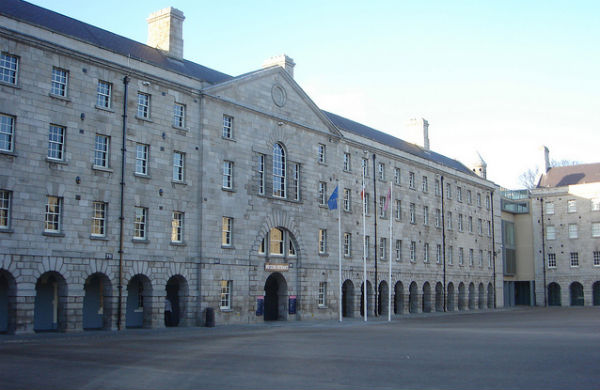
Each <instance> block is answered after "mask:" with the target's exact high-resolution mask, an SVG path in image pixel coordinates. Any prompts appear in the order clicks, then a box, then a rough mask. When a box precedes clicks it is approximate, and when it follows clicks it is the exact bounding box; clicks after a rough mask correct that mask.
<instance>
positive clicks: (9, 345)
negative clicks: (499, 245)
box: [0, 307, 600, 389]
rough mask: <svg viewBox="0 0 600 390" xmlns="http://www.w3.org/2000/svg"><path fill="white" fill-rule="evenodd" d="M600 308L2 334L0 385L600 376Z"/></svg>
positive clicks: (305, 385)
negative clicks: (364, 320) (389, 320)
mask: <svg viewBox="0 0 600 390" xmlns="http://www.w3.org/2000/svg"><path fill="white" fill-rule="evenodd" d="M599 361H600V308H596V307H585V308H549V309H544V308H524V309H515V310H500V311H490V312H478V313H450V314H432V315H417V316H404V317H401V318H397V319H394V321H392V322H391V323H386V322H384V321H380V320H376V321H371V322H369V323H367V324H365V323H364V322H362V321H360V320H359V319H353V320H350V321H345V322H344V323H342V324H340V323H338V322H333V321H332V322H311V321H302V322H287V323H268V324H260V325H239V326H218V324H217V327H216V328H187V329H161V330H126V331H122V332H120V333H117V332H84V333H79V334H37V335H24V336H6V335H4V336H0V367H2V375H1V376H0V388H2V389H22V388H31V389H129V388H135V389H188V388H189V389H198V388H210V389H230V388H242V389H285V388H289V389H316V388H318V389H342V388H344V389H348V388H355V389H392V388H394V389H397V388H447V389H456V388H460V389H486V388H487V389H500V388H501V389H517V388H529V389H542V388H543V389H547V388H578V389H586V388H587V389H598V388H600V370H599V369H598V362H599Z"/></svg>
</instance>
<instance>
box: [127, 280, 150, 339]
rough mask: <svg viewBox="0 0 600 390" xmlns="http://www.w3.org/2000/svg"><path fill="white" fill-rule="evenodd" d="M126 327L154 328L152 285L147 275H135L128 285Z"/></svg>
mask: <svg viewBox="0 0 600 390" xmlns="http://www.w3.org/2000/svg"><path fill="white" fill-rule="evenodd" d="M125 326H126V327H128V328H142V327H146V328H149V327H151V326H152V284H151V283H150V279H148V277H147V276H146V275H142V274H138V275H135V276H134V277H133V278H131V280H130V281H129V283H128V284H127V313H126V315H125Z"/></svg>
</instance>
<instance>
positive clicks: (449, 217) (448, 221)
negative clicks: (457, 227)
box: [446, 211, 452, 230]
mask: <svg viewBox="0 0 600 390" xmlns="http://www.w3.org/2000/svg"><path fill="white" fill-rule="evenodd" d="M446 221H447V222H446V224H447V225H448V226H447V228H448V230H452V213H451V212H450V211H448V214H447V215H446Z"/></svg>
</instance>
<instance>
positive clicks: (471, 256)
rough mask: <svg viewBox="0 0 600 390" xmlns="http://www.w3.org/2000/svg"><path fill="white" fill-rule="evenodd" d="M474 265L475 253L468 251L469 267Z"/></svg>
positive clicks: (471, 250)
mask: <svg viewBox="0 0 600 390" xmlns="http://www.w3.org/2000/svg"><path fill="white" fill-rule="evenodd" d="M473 264H475V253H474V251H473V249H469V265H470V266H471V267H472V266H473Z"/></svg>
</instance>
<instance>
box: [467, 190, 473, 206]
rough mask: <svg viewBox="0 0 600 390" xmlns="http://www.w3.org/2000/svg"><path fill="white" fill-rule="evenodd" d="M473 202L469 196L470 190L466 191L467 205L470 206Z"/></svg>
mask: <svg viewBox="0 0 600 390" xmlns="http://www.w3.org/2000/svg"><path fill="white" fill-rule="evenodd" d="M472 202H473V197H472V195H471V190H467V203H468V204H471V203H472Z"/></svg>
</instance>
